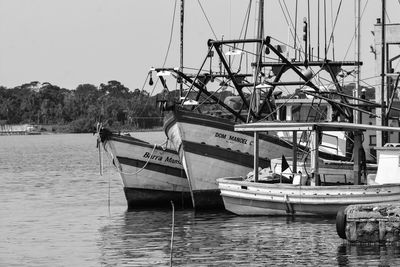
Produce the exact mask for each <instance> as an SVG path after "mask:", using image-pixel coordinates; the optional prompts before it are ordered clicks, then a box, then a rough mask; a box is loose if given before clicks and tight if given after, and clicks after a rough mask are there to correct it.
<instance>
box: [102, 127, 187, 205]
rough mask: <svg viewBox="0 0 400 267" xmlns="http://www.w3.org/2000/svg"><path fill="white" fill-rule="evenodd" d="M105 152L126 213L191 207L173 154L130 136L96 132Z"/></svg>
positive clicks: (183, 176) (182, 177) (183, 175)
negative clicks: (118, 182) (119, 182)
mask: <svg viewBox="0 0 400 267" xmlns="http://www.w3.org/2000/svg"><path fill="white" fill-rule="evenodd" d="M99 137H100V140H101V144H102V146H103V147H104V150H105V151H106V153H107V154H108V155H109V157H110V160H111V161H112V162H113V164H114V166H115V167H116V169H117V171H118V173H119V175H120V177H121V179H122V182H123V185H124V192H125V197H126V200H127V203H128V209H138V208H161V207H170V205H171V203H170V201H173V202H174V204H175V205H176V207H191V206H192V205H191V204H192V202H191V198H190V190H189V184H188V181H187V178H186V174H185V171H184V169H183V168H182V164H181V162H180V160H179V157H178V154H177V152H176V151H175V150H173V149H170V148H167V147H164V146H161V145H157V144H150V143H148V142H145V141H143V140H139V139H137V138H135V137H132V136H130V135H120V134H116V133H111V132H110V131H108V130H107V129H102V130H100V132H99Z"/></svg>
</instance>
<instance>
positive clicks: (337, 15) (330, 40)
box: [327, 0, 342, 60]
mask: <svg viewBox="0 0 400 267" xmlns="http://www.w3.org/2000/svg"><path fill="white" fill-rule="evenodd" d="M341 7H342V0H340V3H339V7H338V10H337V11H336V18H335V23H334V24H333V27H332V32H331V36H330V37H329V43H328V47H327V49H328V50H329V47H330V45H331V43H332V51H333V60H335V58H334V57H335V54H334V47H333V46H334V43H333V42H334V41H333V33H334V31H335V28H336V23H337V19H338V17H339V13H340V9H341Z"/></svg>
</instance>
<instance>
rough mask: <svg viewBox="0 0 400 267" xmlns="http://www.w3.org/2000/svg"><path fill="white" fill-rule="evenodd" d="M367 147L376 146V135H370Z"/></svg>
mask: <svg viewBox="0 0 400 267" xmlns="http://www.w3.org/2000/svg"><path fill="white" fill-rule="evenodd" d="M369 145H370V146H376V135H370V136H369Z"/></svg>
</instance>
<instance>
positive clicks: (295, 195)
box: [218, 123, 400, 216]
mask: <svg viewBox="0 0 400 267" xmlns="http://www.w3.org/2000/svg"><path fill="white" fill-rule="evenodd" d="M235 129H236V130H239V131H254V132H257V131H269V130H273V129H275V130H277V129H280V130H284V131H302V130H308V131H312V132H313V138H314V142H313V148H312V149H311V151H312V156H311V168H310V171H309V173H308V174H307V173H297V168H295V166H293V167H292V171H293V172H292V179H291V180H290V182H291V183H281V182H280V181H279V179H278V180H274V181H271V179H270V181H268V179H267V180H258V177H256V178H255V179H254V182H251V181H245V180H244V179H243V178H241V177H231V178H219V179H218V184H219V188H220V190H221V196H222V198H223V200H224V205H225V208H226V209H227V210H228V211H231V212H233V213H235V214H238V215H314V216H315V215H317V216H336V214H337V212H338V210H339V209H340V208H341V207H344V206H347V205H351V204H368V203H389V202H395V201H400V176H399V172H400V167H399V156H400V146H395V147H393V145H389V146H387V147H383V148H377V150H378V170H377V173H376V175H375V174H370V175H369V176H368V178H369V179H367V181H364V184H362V183H361V178H360V177H361V174H360V172H361V167H360V164H361V163H360V159H359V158H358V156H356V152H355V153H354V155H355V158H354V162H353V163H354V166H353V171H354V177H355V178H354V183H353V184H348V183H346V184H343V183H337V184H335V185H325V184H324V182H323V181H322V180H321V175H322V174H323V171H322V170H321V168H320V161H319V156H318V154H319V153H318V149H316V148H317V147H318V145H319V143H318V136H319V135H320V132H321V131H324V130H330V131H332V130H340V131H342V130H353V131H354V130H358V131H361V130H367V129H369V130H385V131H397V132H399V131H400V128H399V127H384V126H372V125H360V124H350V123H259V124H257V123H254V124H248V125H237V126H236V128H235ZM357 143H358V141H357ZM358 145H359V144H357V146H356V148H355V149H359V146H358ZM285 169H287V168H286V167H285Z"/></svg>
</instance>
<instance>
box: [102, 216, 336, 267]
mask: <svg viewBox="0 0 400 267" xmlns="http://www.w3.org/2000/svg"><path fill="white" fill-rule="evenodd" d="M100 233H101V240H100V241H99V244H98V245H99V247H100V248H101V251H102V252H101V254H102V259H101V262H102V263H103V264H106V265H130V266H156V265H159V266H165V265H168V264H169V256H170V235H171V212H170V211H168V210H163V211H136V212H125V213H124V214H121V215H120V216H115V217H113V218H112V219H111V220H110V223H109V224H108V225H106V226H104V227H103V228H101V229H100ZM340 242H341V241H340V239H338V237H337V236H336V232H335V227H334V221H332V220H321V219H313V218H301V219H298V218H283V217H238V216H234V215H232V214H229V213H195V212H193V211H177V212H176V213H175V236H174V251H173V257H174V266H180V265H181V266H188V265H189V266H190V265H192V266H194V265H233V264H234V265H243V266H244V265H248V264H249V263H251V264H253V265H256V266H257V265H261V266H262V265H265V264H268V265H274V266H286V265H313V266H317V265H324V266H335V265H336V264H337V263H333V262H332V259H334V258H335V254H334V253H335V251H336V249H335V248H337V246H338V245H339V244H340Z"/></svg>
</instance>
